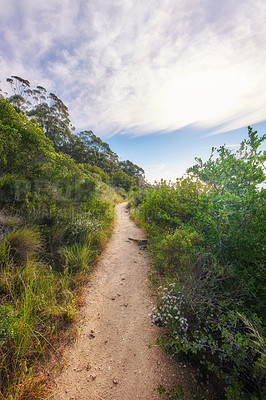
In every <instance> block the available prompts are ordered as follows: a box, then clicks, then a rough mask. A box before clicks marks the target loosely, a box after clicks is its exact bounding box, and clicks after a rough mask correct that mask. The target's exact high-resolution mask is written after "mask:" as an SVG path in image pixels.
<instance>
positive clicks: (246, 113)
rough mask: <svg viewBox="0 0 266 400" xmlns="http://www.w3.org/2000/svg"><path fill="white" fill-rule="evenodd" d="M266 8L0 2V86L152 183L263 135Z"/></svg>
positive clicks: (204, 0) (108, 0) (213, 1)
mask: <svg viewBox="0 0 266 400" xmlns="http://www.w3.org/2000/svg"><path fill="white" fill-rule="evenodd" d="M265 65H266V1H264V0H219V1H217V0H164V1H161V0H160V1H158V0H145V1H143V0H86V1H85V0H75V1H73V0H46V1H45V2H44V1H36V0H23V1H21V0H0V80H1V81H2V82H1V83H0V86H2V88H5V79H6V78H7V77H10V76H11V75H19V76H21V77H23V78H25V79H28V80H29V81H30V82H31V84H32V86H33V87H34V86H36V85H42V86H44V87H46V88H47V90H48V91H50V92H54V93H56V94H57V96H58V97H60V98H61V99H62V100H63V101H64V103H65V104H66V105H67V106H68V108H69V111H70V117H71V120H72V122H73V124H74V125H75V126H76V128H77V130H85V129H91V130H93V132H94V133H95V134H96V135H97V136H100V137H101V138H102V139H103V140H105V141H107V142H108V143H109V144H110V145H111V147H112V149H113V150H114V151H116V152H117V153H118V154H119V156H120V157H121V158H122V159H130V160H131V161H133V162H135V163H137V164H138V165H140V166H141V167H143V168H144V169H145V171H146V177H147V179H148V180H149V181H153V180H154V179H156V180H159V179H160V178H161V177H163V178H165V179H172V180H174V179H175V177H177V176H180V175H182V174H183V173H184V172H185V170H186V168H187V167H189V166H191V165H193V162H194V161H193V160H194V157H195V156H199V157H203V158H207V157H208V156H209V154H210V151H211V148H212V146H219V145H222V144H227V145H228V146H232V148H236V146H237V145H238V144H239V143H240V141H241V140H242V139H243V138H244V137H245V136H246V134H247V126H248V125H251V126H253V127H255V128H256V129H258V131H259V132H260V133H264V132H265V131H266V129H265V128H266V122H265V120H266V113H265V111H266V90H265V83H266V68H265Z"/></svg>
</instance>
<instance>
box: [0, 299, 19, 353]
mask: <svg viewBox="0 0 266 400" xmlns="http://www.w3.org/2000/svg"><path fill="white" fill-rule="evenodd" d="M18 319H19V315H18V314H17V313H15V312H14V309H13V307H12V306H11V305H8V306H4V305H0V346H1V345H3V344H4V343H5V342H6V341H8V340H10V339H12V338H13V337H14V335H15V334H16V322H17V320H18Z"/></svg>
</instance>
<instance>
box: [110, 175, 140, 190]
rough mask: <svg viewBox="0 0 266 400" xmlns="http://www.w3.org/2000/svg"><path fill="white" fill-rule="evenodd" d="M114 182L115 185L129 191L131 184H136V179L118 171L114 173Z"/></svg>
mask: <svg viewBox="0 0 266 400" xmlns="http://www.w3.org/2000/svg"><path fill="white" fill-rule="evenodd" d="M113 183H114V185H115V186H117V187H120V188H123V189H124V190H125V191H129V190H130V188H131V186H133V185H134V183H135V181H134V179H133V178H131V177H130V176H128V175H127V174H126V173H125V172H123V171H117V172H115V173H114V174H113Z"/></svg>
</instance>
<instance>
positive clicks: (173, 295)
mask: <svg viewBox="0 0 266 400" xmlns="http://www.w3.org/2000/svg"><path fill="white" fill-rule="evenodd" d="M265 138H266V135H264V136H262V137H258V135H257V132H253V131H252V129H251V128H249V130H248V139H246V140H244V141H243V142H242V143H241V145H240V147H239V149H238V150H237V151H236V152H235V153H233V152H231V151H230V150H228V149H227V148H226V147H225V146H222V147H220V148H219V149H216V150H215V149H213V151H212V154H211V157H210V158H209V160H207V161H206V162H203V161H202V160H201V159H196V160H197V165H195V166H194V167H192V168H190V169H189V170H188V172H189V174H190V175H189V177H188V178H186V179H181V180H178V181H177V182H176V183H175V184H171V183H169V184H167V183H166V182H165V181H161V182H160V183H158V184H157V185H156V186H155V187H152V188H148V189H145V190H143V191H142V192H136V193H135V199H133V200H132V201H131V203H132V204H133V206H135V207H136V208H137V211H133V212H134V213H135V215H137V217H138V218H142V220H143V221H144V223H145V224H146V225H145V227H146V230H147V233H148V236H149V243H150V251H151V256H152V260H153V267H154V270H155V271H156V273H157V275H159V280H160V282H169V281H170V282H172V284H171V285H170V286H169V285H167V284H165V288H164V292H163V293H161V295H160V296H159V302H158V304H157V305H155V306H154V309H153V312H152V319H153V322H154V323H156V324H157V325H158V326H164V327H165V328H166V329H167V331H168V334H167V335H166V336H164V337H162V340H161V342H162V344H163V345H164V346H165V347H166V348H167V350H168V351H169V352H171V353H174V354H183V355H185V356H187V357H188V359H189V360H190V361H193V362H195V363H196V364H197V365H198V368H199V371H200V374H201V375H202V378H205V379H206V380H208V375H209V377H211V376H216V377H218V380H219V381H221V382H224V393H223V398H227V399H230V400H239V399H250V398H251V399H253V400H256V399H257V400H258V399H259V400H261V399H262V398H263V397H264V395H265V392H264V391H263V390H264V385H265V368H264V367H263V365H264V361H265V347H264V344H263V343H264V339H263V337H264V327H263V326H262V323H261V321H262V320H263V317H264V314H263V310H264V296H263V294H264V287H263V271H264V267H265V236H266V220H265V200H266V190H265V189H264V188H263V187H261V184H262V183H263V181H265V166H264V161H265V159H266V152H265V151H264V152H263V151H262V150H261V147H260V146H261V144H262V143H263V141H264V140H265ZM215 151H216V153H215ZM162 277H163V279H162ZM240 315H242V316H245V317H240ZM243 318H244V319H245V320H246V321H248V322H247V323H244V322H243ZM249 326H251V327H253V328H252V329H253V337H252V334H251V332H250V329H249ZM254 332H256V337H255V338H254ZM254 340H255V342H254ZM254 343H256V344H254ZM258 365H259V367H258Z"/></svg>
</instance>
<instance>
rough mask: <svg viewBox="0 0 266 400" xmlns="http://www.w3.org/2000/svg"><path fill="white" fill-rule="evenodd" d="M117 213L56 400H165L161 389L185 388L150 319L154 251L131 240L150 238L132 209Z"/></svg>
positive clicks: (122, 206) (60, 375)
mask: <svg viewBox="0 0 266 400" xmlns="http://www.w3.org/2000/svg"><path fill="white" fill-rule="evenodd" d="M116 213H117V218H116V226H115V229H114V233H113V235H112V237H111V239H110V241H109V243H108V245H107V247H106V249H105V251H104V252H103V254H102V256H101V258H100V261H99V262H98V264H97V267H96V268H95V271H94V272H93V273H92V276H91V280H90V283H89V285H88V287H87V288H86V289H85V290H86V293H85V305H84V306H83V307H82V308H81V311H80V312H79V322H78V324H79V328H80V334H79V336H78V337H77V339H76V341H75V343H74V344H72V345H71V346H68V347H67V348H66V350H65V354H64V357H65V359H66V366H65V367H64V369H63V371H61V372H58V375H57V376H56V377H55V390H54V397H53V398H54V399H55V400H61V399H62V400H70V399H71V400H83V399H84V400H85V399H86V400H100V399H107V400H134V399H142V400H154V399H162V396H161V395H159V394H158V393H157V392H155V391H154V388H155V387H157V386H158V385H160V384H165V385H166V386H168V384H170V385H171V383H173V382H175V383H176V384H178V383H182V382H180V380H181V381H182V376H181V375H180V373H179V376H177V371H178V369H179V368H178V367H179V366H178V365H176V364H174V363H173V362H172V361H171V360H170V359H169V358H167V357H166V356H165V353H164V350H162V349H161V348H160V347H159V346H157V345H156V338H157V336H158V333H159V328H157V327H155V326H153V325H152V324H151V322H150V320H149V318H147V315H148V314H149V312H150V311H151V303H152V302H153V301H155V297H154V295H153V291H152V287H151V284H150V282H149V280H148V273H149V258H148V251H146V250H141V249H140V247H139V245H138V244H137V243H136V242H135V241H131V240H129V239H128V238H129V237H133V238H138V239H142V238H145V236H144V234H143V232H142V231H141V230H140V229H139V228H138V227H137V226H136V225H135V223H134V222H133V221H131V220H130V217H129V213H128V211H127V209H126V203H123V204H118V205H117V206H116ZM183 379H184V377H183Z"/></svg>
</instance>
